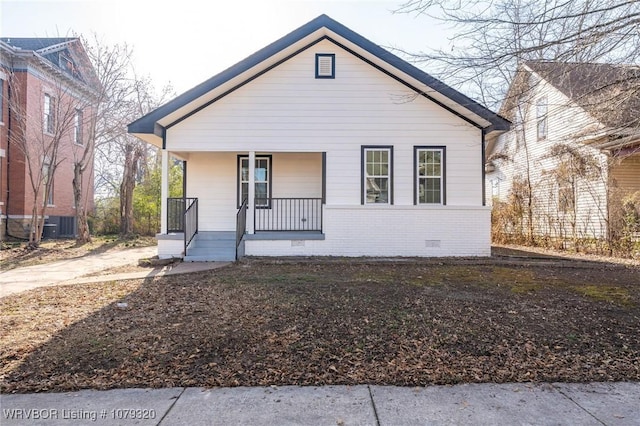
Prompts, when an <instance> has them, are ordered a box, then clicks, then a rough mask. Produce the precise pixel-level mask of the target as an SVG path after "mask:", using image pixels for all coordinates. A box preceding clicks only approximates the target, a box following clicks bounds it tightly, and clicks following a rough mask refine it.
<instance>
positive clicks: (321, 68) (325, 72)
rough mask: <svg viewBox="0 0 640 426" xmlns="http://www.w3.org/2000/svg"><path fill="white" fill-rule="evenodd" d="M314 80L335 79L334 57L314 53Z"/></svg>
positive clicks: (327, 54) (328, 54)
mask: <svg viewBox="0 0 640 426" xmlns="http://www.w3.org/2000/svg"><path fill="white" fill-rule="evenodd" d="M316 78H336V55H335V54H333V53H316Z"/></svg>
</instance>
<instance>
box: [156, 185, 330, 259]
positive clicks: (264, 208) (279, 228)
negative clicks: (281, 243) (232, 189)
mask: <svg viewBox="0 0 640 426" xmlns="http://www.w3.org/2000/svg"><path fill="white" fill-rule="evenodd" d="M247 210H248V203H247V202H246V200H245V201H244V202H243V203H242V205H241V206H240V208H239V209H238V211H237V214H236V229H235V232H234V231H200V230H199V228H198V217H199V213H198V199H197V198H186V197H183V198H169V199H168V200H167V227H168V234H169V235H174V236H179V237H180V239H181V242H182V243H183V253H185V256H184V260H185V261H187V262H196V261H229V260H236V259H238V258H239V257H242V256H243V255H244V240H245V239H251V240H322V239H324V234H323V233H322V231H323V230H322V210H323V207H322V198H268V199H265V198H257V199H255V201H254V203H253V214H252V215H250V216H251V217H252V218H253V226H252V229H253V231H254V233H253V234H247Z"/></svg>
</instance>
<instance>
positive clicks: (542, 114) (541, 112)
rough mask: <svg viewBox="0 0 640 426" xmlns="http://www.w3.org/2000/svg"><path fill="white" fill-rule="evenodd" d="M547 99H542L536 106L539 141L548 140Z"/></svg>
mask: <svg viewBox="0 0 640 426" xmlns="http://www.w3.org/2000/svg"><path fill="white" fill-rule="evenodd" d="M547 112H548V106H547V98H546V97H545V98H540V99H539V100H538V104H537V105H536V118H537V123H538V140H543V139H546V138H547V130H548V129H547V125H548V120H547Z"/></svg>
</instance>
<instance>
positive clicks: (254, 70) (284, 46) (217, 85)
mask: <svg viewBox="0 0 640 426" xmlns="http://www.w3.org/2000/svg"><path fill="white" fill-rule="evenodd" d="M327 38H328V39H330V40H331V41H333V42H334V43H336V44H337V45H339V46H340V47H342V48H345V49H346V50H348V51H350V52H351V53H354V54H355V55H357V56H358V57H359V58H360V59H363V60H365V61H366V62H368V63H369V64H370V65H373V66H375V67H377V68H379V69H381V70H382V71H383V72H386V73H387V74H388V75H390V76H392V77H393V78H395V79H397V80H399V81H402V82H404V83H405V84H407V85H409V87H411V88H412V89H413V90H415V91H417V92H418V93H420V94H421V95H423V96H426V97H428V98H429V99H431V100H432V101H434V102H436V103H438V104H439V105H440V106H442V107H444V108H446V109H448V110H450V111H451V112H452V113H454V114H456V115H458V116H460V117H461V118H463V119H464V120H466V121H468V122H470V123H472V124H474V125H475V126H477V127H479V128H483V129H486V130H487V132H489V131H504V130H508V129H509V124H510V123H509V121H508V120H506V119H505V118H503V117H501V116H499V115H498V114H496V113H494V112H493V111H490V110H489V109H487V108H485V107H484V106H482V105H480V104H479V103H477V102H476V101H474V100H472V99H470V98H468V97H467V96H465V95H463V94H462V93H460V92H458V91H456V90H454V89H453V88H451V87H449V86H447V85H446V84H444V83H443V82H441V81H440V80H438V79H436V78H434V77H432V76H430V75H429V74H427V73H425V72H424V71H422V70H420V69H419V68H417V67H415V66H413V65H411V64H409V63H408V62H406V61H404V60H403V59H401V58H399V57H398V56H396V55H393V54H392V53H390V52H389V51H387V50H385V49H383V48H382V47H380V46H378V45H376V44H375V43H373V42H371V41H369V40H367V39H366V38H364V37H362V36H361V35H359V34H357V33H355V32H354V31H352V30H350V29H349V28H347V27H345V26H344V25H342V24H340V23H339V22H337V21H334V20H333V19H331V18H330V17H328V16H327V15H320V16H318V17H317V18H315V19H314V20H312V21H310V22H308V23H307V24H305V25H303V26H301V27H300V28H298V29H296V30H294V31H293V32H291V33H289V34H287V35H286V36H284V37H282V38H281V39H279V40H277V41H275V42H273V43H271V44H270V45H268V46H266V47H264V48H263V49H261V50H259V51H257V52H256V53H254V54H253V55H251V56H249V57H247V58H246V59H244V60H242V61H240V62H238V63H237V64H235V65H233V66H232V67H230V68H228V69H226V70H224V71H222V72H221V73H219V74H217V75H215V76H213V77H211V78H210V79H208V80H206V81H204V82H203V83H201V84H199V85H197V86H195V87H194V88H192V89H190V90H188V91H186V92H185V93H183V94H181V95H180V96H178V97H176V98H175V99H173V100H171V101H169V102H168V103H166V104H164V105H162V106H160V107H159V108H157V109H155V110H153V111H151V112H149V113H148V114H146V115H144V116H143V117H141V118H139V119H137V120H136V121H134V122H132V123H130V124H129V126H128V130H129V133H133V134H136V136H138V137H140V138H142V139H144V140H147V141H148V142H151V143H154V144H155V145H159V140H158V139H159V138H160V137H161V136H162V133H163V131H164V129H166V128H168V127H171V126H172V125H174V124H176V123H177V122H179V121H181V120H182V119H184V118H186V117H188V116H189V115H191V114H193V113H195V112H197V111H199V110H200V109H202V108H204V107H206V106H208V105H209V104H211V103H212V102H215V100H217V99H219V98H220V97H222V96H225V95H226V94H228V93H230V92H232V91H233V90H235V89H236V88H238V87H240V86H241V85H243V84H245V83H246V82H248V81H251V80H252V79H253V78H255V77H257V76H258V75H260V74H262V73H264V72H266V71H268V70H269V69H271V68H273V67H275V66H277V65H278V64H279V63H281V62H283V61H285V60H287V59H288V58H290V57H291V56H294V55H295V54H297V53H299V52H301V51H302V50H305V49H306V48H308V47H310V46H312V45H313V44H315V43H316V42H318V41H320V40H323V39H327ZM419 86H424V87H422V88H420V89H418V87H419ZM216 90H217V91H219V92H221V93H217V94H216V95H212V93H214V92H215V91H216ZM147 135H149V136H147Z"/></svg>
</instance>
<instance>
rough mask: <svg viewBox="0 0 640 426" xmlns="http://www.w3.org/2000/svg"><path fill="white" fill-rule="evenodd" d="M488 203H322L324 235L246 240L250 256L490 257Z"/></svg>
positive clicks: (246, 251) (247, 252)
mask: <svg viewBox="0 0 640 426" xmlns="http://www.w3.org/2000/svg"><path fill="white" fill-rule="evenodd" d="M489 216H490V209H489V208H488V207H432V208H421V207H416V206H404V207H390V206H375V207H373V208H369V206H367V207H364V206H358V207H354V206H325V209H324V223H325V228H326V231H325V240H275V241H274V240H246V241H245V253H246V254H247V255H249V256H295V255H300V256H388V255H389V254H390V253H393V254H394V255H395V256H423V257H429V256H490V255H491V248H490V247H491V242H490V239H491V236H490V229H489V228H490V218H489Z"/></svg>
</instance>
